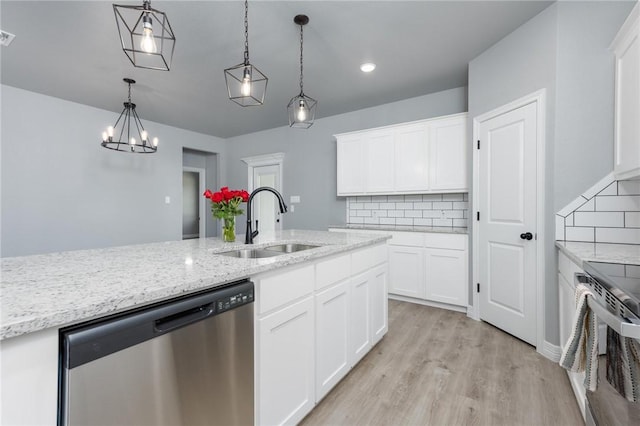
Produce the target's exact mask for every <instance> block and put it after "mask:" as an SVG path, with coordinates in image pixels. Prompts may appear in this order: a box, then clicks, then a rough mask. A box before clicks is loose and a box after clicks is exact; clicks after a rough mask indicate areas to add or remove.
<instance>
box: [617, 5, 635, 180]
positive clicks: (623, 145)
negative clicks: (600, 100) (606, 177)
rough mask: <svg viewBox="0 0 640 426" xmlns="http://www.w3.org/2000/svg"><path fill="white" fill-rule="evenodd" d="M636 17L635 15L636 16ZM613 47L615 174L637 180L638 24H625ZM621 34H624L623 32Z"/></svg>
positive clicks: (620, 177) (622, 177)
mask: <svg viewBox="0 0 640 426" xmlns="http://www.w3.org/2000/svg"><path fill="white" fill-rule="evenodd" d="M637 15H638V13H637V12H636V16H637ZM625 30H626V32H625V33H624V34H619V35H618V37H616V42H617V43H618V45H617V46H616V47H615V55H616V77H615V138H614V140H615V143H614V147H615V149H614V167H613V169H614V172H615V174H616V177H617V178H618V179H628V178H632V177H636V176H640V120H639V119H638V117H640V24H639V23H638V18H637V17H636V23H635V24H634V25H629V26H627V23H625ZM625 30H623V31H625Z"/></svg>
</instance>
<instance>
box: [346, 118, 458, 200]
mask: <svg viewBox="0 0 640 426" xmlns="http://www.w3.org/2000/svg"><path fill="white" fill-rule="evenodd" d="M336 139H337V159H338V164H337V166H338V167H337V170H338V175H337V180H338V195H341V196H346V195H367V194H412V193H413V194H415V193H429V192H433V193H443V192H466V191H467V170H466V169H467V145H468V143H467V113H462V114H454V115H449V116H444V117H438V118H432V119H429V120H421V121H415V122H411V123H405V124H398V125H394V126H388V127H381V128H376V129H369V130H362V131H358V132H351V133H343V134H340V135H336Z"/></svg>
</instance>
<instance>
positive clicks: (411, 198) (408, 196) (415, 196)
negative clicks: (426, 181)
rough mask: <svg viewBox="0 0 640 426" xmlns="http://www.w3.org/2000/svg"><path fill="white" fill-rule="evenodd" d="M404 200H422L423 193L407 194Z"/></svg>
mask: <svg viewBox="0 0 640 426" xmlns="http://www.w3.org/2000/svg"><path fill="white" fill-rule="evenodd" d="M404 201H412V202H413V201H422V195H420V194H414V195H405V196H404Z"/></svg>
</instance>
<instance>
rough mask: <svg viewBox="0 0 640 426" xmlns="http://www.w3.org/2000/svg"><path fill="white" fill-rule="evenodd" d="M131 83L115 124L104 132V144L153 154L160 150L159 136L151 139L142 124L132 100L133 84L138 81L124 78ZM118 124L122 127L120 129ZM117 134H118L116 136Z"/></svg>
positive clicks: (133, 151) (104, 145)
mask: <svg viewBox="0 0 640 426" xmlns="http://www.w3.org/2000/svg"><path fill="white" fill-rule="evenodd" d="M122 80H123V81H124V82H125V83H127V84H128V85H129V97H128V98H127V102H125V103H124V109H123V110H122V112H121V113H120V117H118V120H117V121H116V124H114V125H113V126H109V127H107V130H106V131H104V132H102V144H101V145H102V146H103V147H104V148H107V149H112V150H114V151H122V152H131V153H138V154H151V153H154V152H156V151H157V150H158V138H153V140H151V141H149V133H147V131H146V130H145V129H144V127H143V126H142V122H140V117H138V113H137V112H136V104H134V103H133V102H131V85H132V84H135V83H136V81H135V80H132V79H130V78H123V79H122ZM118 125H120V129H119V130H118ZM115 135H118V136H117V138H115Z"/></svg>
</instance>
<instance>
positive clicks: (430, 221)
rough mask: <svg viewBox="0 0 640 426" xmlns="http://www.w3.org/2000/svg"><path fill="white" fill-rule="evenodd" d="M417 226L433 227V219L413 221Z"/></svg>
mask: <svg viewBox="0 0 640 426" xmlns="http://www.w3.org/2000/svg"><path fill="white" fill-rule="evenodd" d="M413 224H414V225H416V226H433V219H413Z"/></svg>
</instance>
